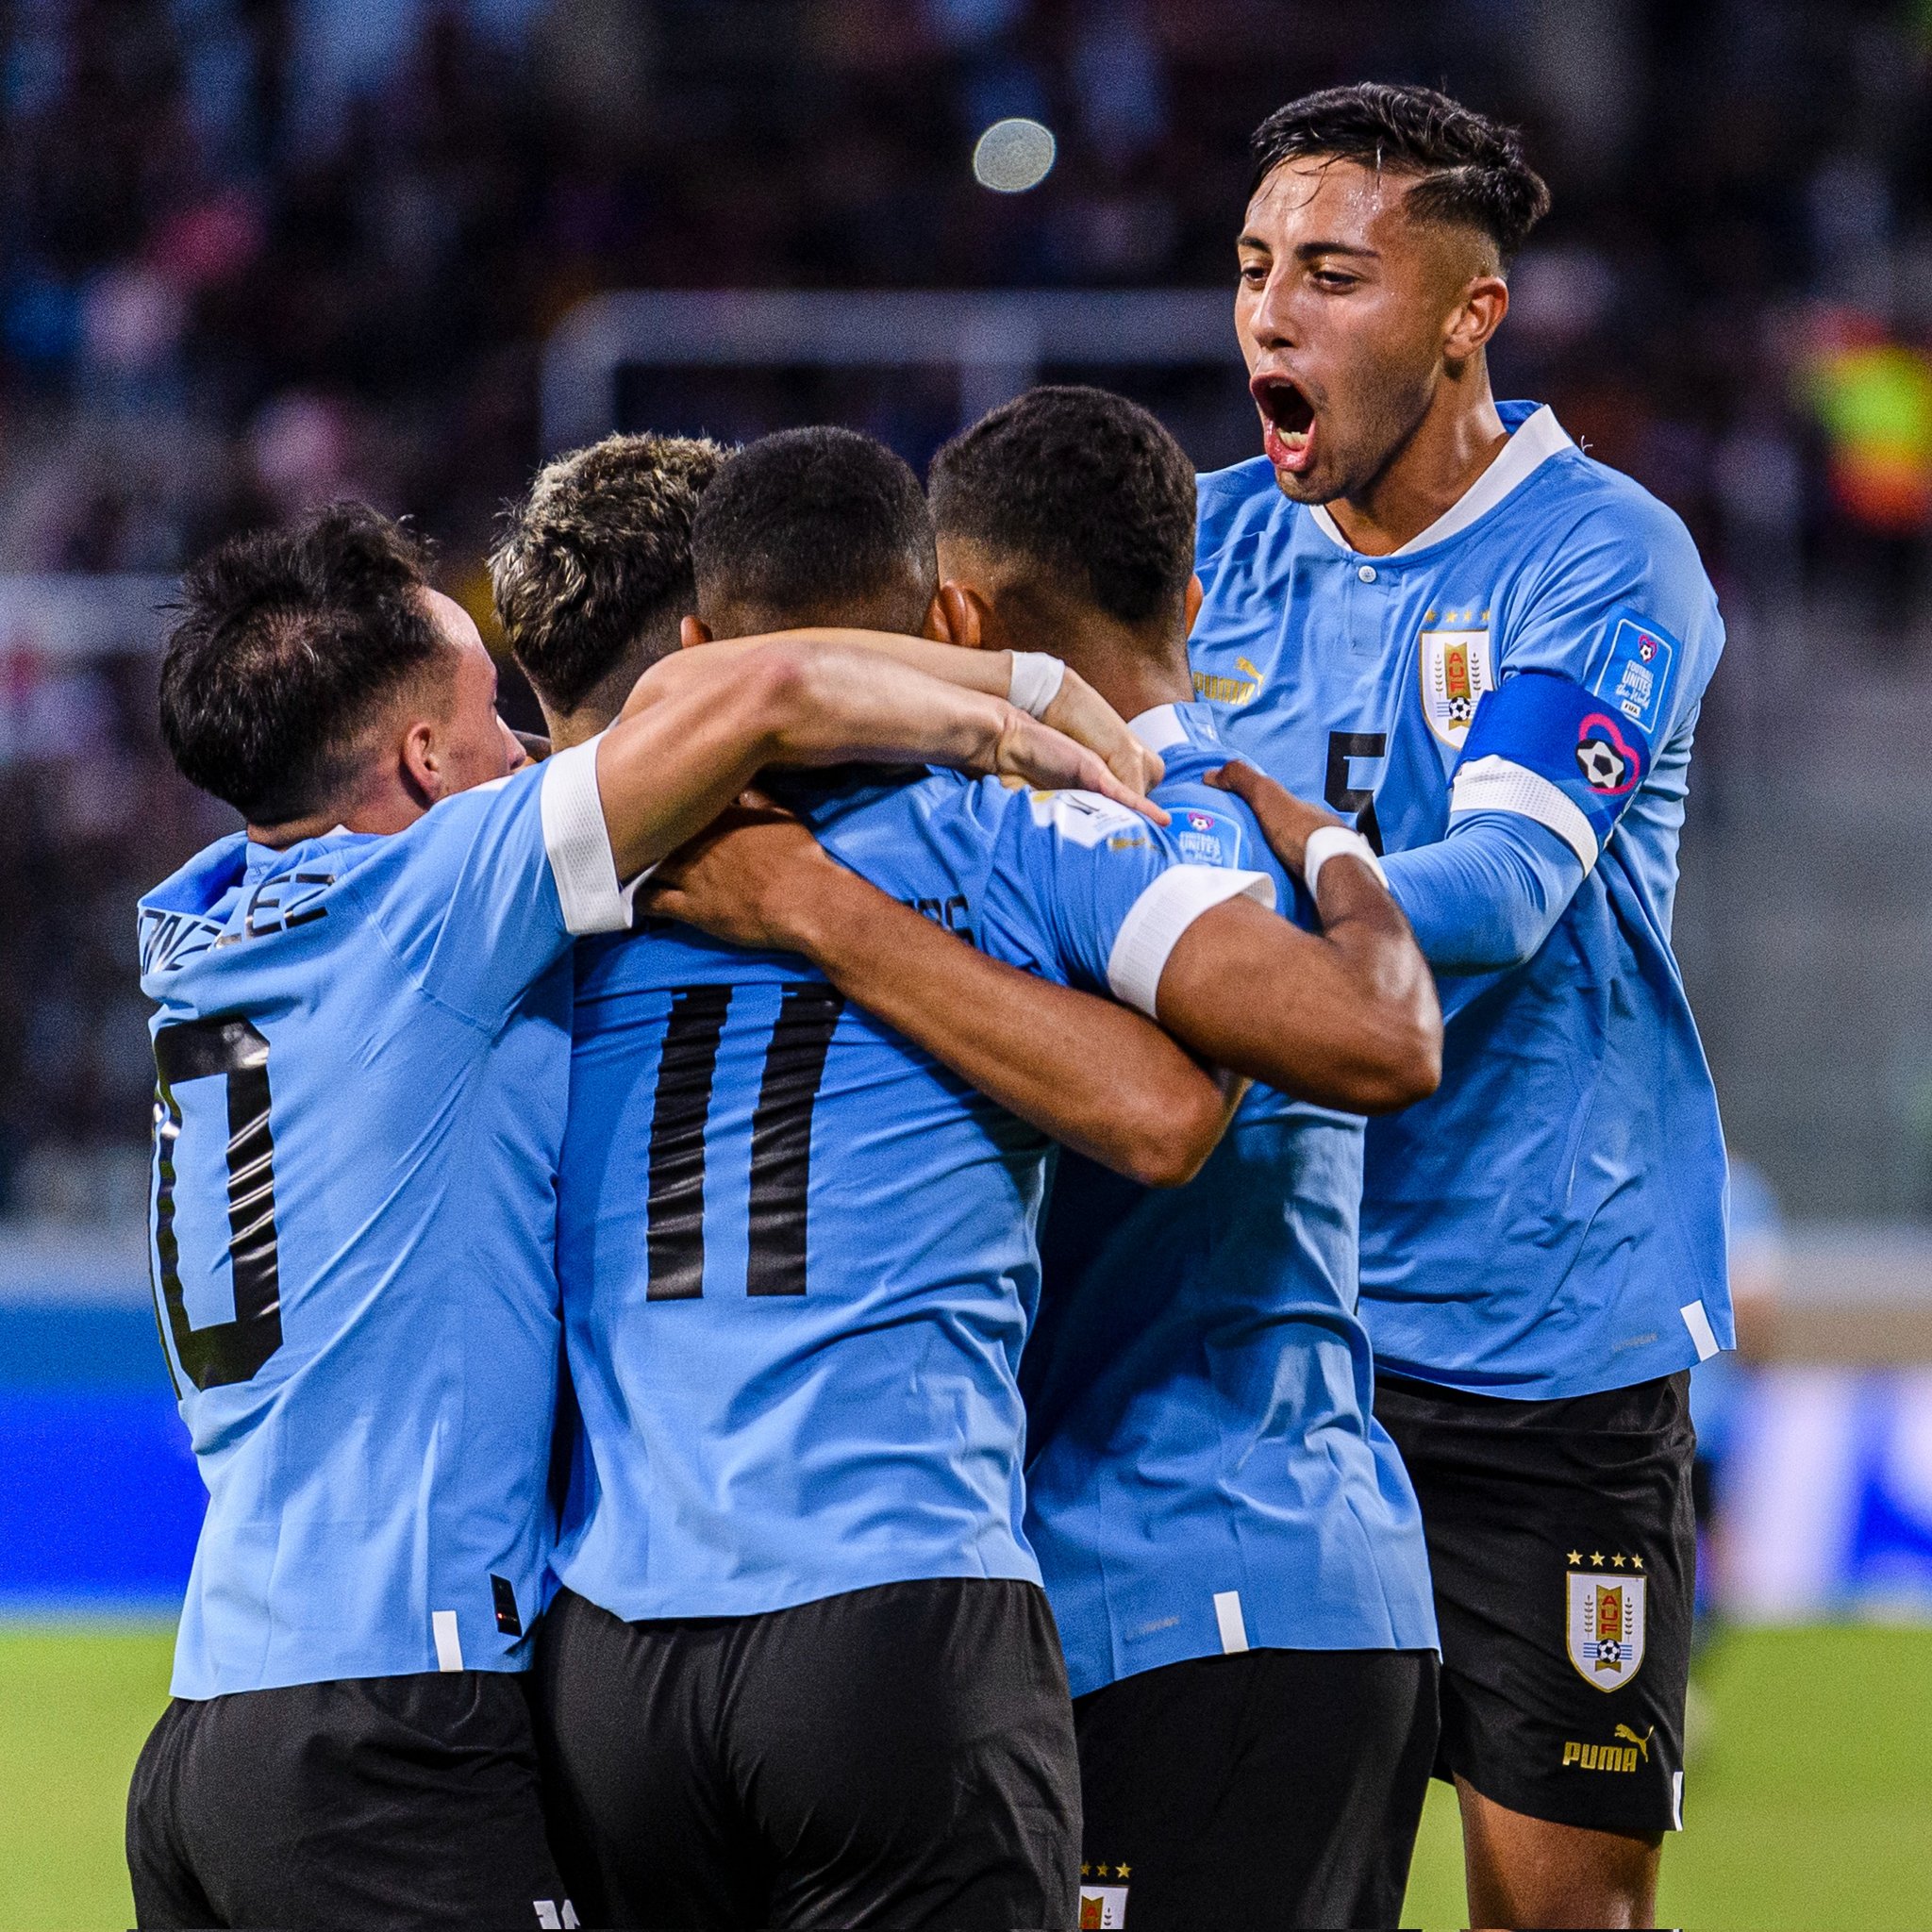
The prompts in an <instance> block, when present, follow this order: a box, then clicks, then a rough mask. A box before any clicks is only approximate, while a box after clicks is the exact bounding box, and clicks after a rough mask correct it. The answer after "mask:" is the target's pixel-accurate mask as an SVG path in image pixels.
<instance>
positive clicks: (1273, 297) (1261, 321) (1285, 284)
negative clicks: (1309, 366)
mask: <svg viewBox="0 0 1932 1932" xmlns="http://www.w3.org/2000/svg"><path fill="white" fill-rule="evenodd" d="M1292 288H1293V276H1292V275H1291V273H1290V272H1289V271H1288V270H1287V269H1286V268H1285V267H1284V266H1283V264H1281V263H1280V262H1276V263H1275V264H1274V267H1273V268H1271V269H1270V270H1269V271H1268V279H1267V280H1266V281H1265V282H1263V283H1262V284H1261V287H1260V289H1259V290H1258V291H1257V293H1256V296H1255V306H1254V308H1252V309H1250V310H1249V312H1248V328H1249V330H1250V332H1251V333H1252V334H1253V336H1254V338H1255V342H1256V345H1257V347H1259V348H1262V349H1289V348H1292V347H1293V346H1294V340H1295V338H1294V323H1293V317H1292V314H1291V301H1290V296H1291V291H1292Z"/></svg>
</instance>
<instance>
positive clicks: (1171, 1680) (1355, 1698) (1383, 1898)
mask: <svg viewBox="0 0 1932 1932" xmlns="http://www.w3.org/2000/svg"><path fill="white" fill-rule="evenodd" d="M1074 1725H1075V1727H1076V1730H1077V1732H1078V1736H1079V1741H1080V1784H1081V1792H1082V1798H1083V1803H1084V1807H1085V1812H1086V1823H1085V1825H1084V1827H1083V1830H1084V1841H1083V1843H1082V1846H1081V1853H1080V1857H1081V1865H1080V1906H1081V1917H1080V1920H1079V1923H1080V1924H1082V1925H1124V1924H1131V1925H1132V1927H1133V1932H1204V1928H1207V1927H1217V1928H1218V1927H1230V1928H1233V1927H1240V1928H1241V1932H1288V1928H1289V1927H1291V1926H1303V1925H1393V1924H1396V1923H1397V1922H1398V1920H1399V1919H1400V1917H1401V1914H1402V1897H1403V1892H1404V1890H1406V1889H1407V1884H1408V1860H1409V1854H1410V1853H1411V1852H1412V1851H1413V1850H1414V1849H1415V1834H1416V1826H1417V1825H1418V1824H1420V1823H1421V1821H1422V1813H1423V1796H1424V1792H1425V1791H1426V1790H1427V1789H1428V1783H1429V1767H1430V1765H1431V1763H1432V1762H1433V1761H1434V1758H1435V1755H1436V1654H1435V1652H1434V1651H1429V1650H1250V1651H1244V1652H1241V1653H1240V1654H1239V1655H1237V1656H1233V1657H1198V1658H1196V1659H1194V1660H1193V1661H1191V1662H1189V1663H1179V1664H1168V1665H1165V1666H1164V1667H1162V1668H1161V1669H1159V1670H1153V1671H1141V1672H1139V1673H1137V1674H1135V1675H1133V1676H1131V1677H1123V1678H1122V1679H1121V1680H1120V1681H1119V1682H1118V1683H1114V1684H1109V1685H1108V1687H1107V1688H1106V1689H1105V1690H1104V1691H1093V1692H1092V1693H1091V1695H1089V1696H1086V1697H1083V1698H1081V1699H1080V1700H1079V1701H1078V1702H1077V1703H1076V1704H1075V1705H1074ZM1129 1903H1131V1905H1132V1907H1133V1917H1132V1919H1131V1920H1129V1919H1128V1917H1127V1907H1128V1905H1129Z"/></svg>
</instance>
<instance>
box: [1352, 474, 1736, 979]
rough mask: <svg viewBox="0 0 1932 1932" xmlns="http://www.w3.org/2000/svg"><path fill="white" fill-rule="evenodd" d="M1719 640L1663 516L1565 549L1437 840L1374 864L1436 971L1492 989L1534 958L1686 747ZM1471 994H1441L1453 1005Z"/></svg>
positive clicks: (1678, 535) (1623, 517)
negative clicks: (1476, 977) (1476, 978)
mask: <svg viewBox="0 0 1932 1932" xmlns="http://www.w3.org/2000/svg"><path fill="white" fill-rule="evenodd" d="M1659 619H1662V620H1666V621H1668V622H1669V623H1671V624H1674V625H1676V626H1677V630H1676V631H1675V632H1673V631H1672V630H1668V629H1666V628H1664V625H1663V623H1661V622H1659V621H1658V620H1659ZM1722 634H1723V627H1722V625H1721V624H1720V623H1719V621H1718V616H1717V608H1716V604H1715V601H1714V599H1713V598H1712V596H1711V592H1710V586H1709V583H1708V581H1707V579H1706V577H1705V575H1704V571H1703V567H1702V565H1701V564H1700V563H1699V561H1698V558H1697V553H1696V550H1695V547H1694V546H1693V545H1692V544H1691V539H1690V536H1689V533H1688V532H1686V531H1685V529H1684V528H1683V526H1682V525H1681V524H1679V523H1677V521H1676V520H1675V519H1674V517H1671V516H1670V515H1669V514H1668V512H1666V511H1664V510H1663V509H1662V508H1660V507H1657V506H1652V507H1651V508H1650V509H1649V510H1647V511H1645V512H1643V513H1642V521H1641V522H1640V523H1638V524H1636V525H1632V524H1631V523H1629V522H1628V521H1627V512H1624V513H1620V514H1611V513H1608V512H1605V511H1597V512H1594V513H1592V514H1591V515H1589V516H1586V517H1585V518H1583V519H1582V520H1581V522H1580V523H1579V524H1578V525H1577V526H1576V527H1575V528H1574V529H1573V530H1571V531H1569V532H1567V533H1566V534H1565V536H1564V539H1563V541H1562V543H1561V546H1560V550H1559V553H1558V561H1557V563H1556V565H1555V566H1554V567H1553V568H1551V569H1550V570H1549V571H1548V572H1547V574H1546V575H1545V577H1544V579H1543V581H1542V582H1541V583H1540V584H1539V585H1538V586H1537V587H1536V588H1535V590H1534V591H1533V592H1532V594H1530V595H1529V596H1528V598H1527V599H1526V600H1525V603H1524V608H1523V609H1522V611H1521V612H1520V613H1519V614H1517V615H1516V616H1514V617H1512V619H1511V621H1510V624H1509V626H1508V636H1507V640H1506V641H1505V643H1504V647H1503V659H1504V676H1503V681H1502V683H1501V684H1500V685H1499V686H1498V687H1497V688H1496V689H1495V690H1494V691H1491V692H1490V693H1489V694H1488V695H1487V696H1485V697H1484V698H1483V700H1482V702H1481V704H1480V705H1479V706H1478V707H1477V708H1476V714H1475V719H1474V724H1473V725H1472V727H1471V729H1470V733H1469V737H1468V740H1467V741H1466V742H1465V743H1464V745H1463V749H1462V756H1461V758H1460V759H1459V760H1458V762H1457V767H1456V771H1455V774H1454V775H1453V777H1452V780H1451V785H1450V796H1449V824H1448V829H1447V832H1446V833H1445V835H1444V837H1443V838H1442V839H1441V841H1439V842H1437V843H1435V844H1433V845H1425V846H1422V847H1419V848H1417V849H1415V850H1412V851H1409V852H1403V853H1395V854H1391V855H1390V856H1389V857H1388V858H1385V859H1384V861H1383V863H1384V867H1385V869H1386V871H1387V874H1388V878H1389V889H1390V891H1391V892H1393V893H1394V895H1395V897H1396V900H1397V902H1398V903H1399V904H1400V905H1401V907H1402V908H1403V910H1404V911H1405V912H1406V913H1407V915H1408V919H1409V923H1410V924H1411V925H1412V926H1413V927H1414V929H1415V934H1416V938H1417V939H1418V941H1420V942H1421V944H1422V948H1423V951H1424V954H1425V955H1426V956H1427V958H1428V959H1429V962H1430V963H1431V964H1432V965H1433V966H1435V967H1437V968H1438V969H1440V970H1441V972H1443V973H1445V974H1487V973H1494V972H1498V971H1506V970H1507V969H1509V968H1512V967H1516V966H1520V965H1523V964H1524V963H1525V962H1526V961H1527V960H1529V959H1531V958H1534V957H1535V956H1536V954H1537V953H1538V951H1539V950H1541V946H1542V944H1543V941H1545V940H1547V939H1548V938H1549V936H1550V933H1551V930H1552V929H1553V928H1554V927H1555V925H1556V924H1557V920H1559V919H1560V918H1561V917H1562V916H1563V912H1564V910H1565V908H1567V907H1568V906H1569V904H1570V902H1571V900H1572V899H1573V898H1574V896H1575V894H1576V891H1577V890H1578V888H1580V887H1581V885H1582V884H1583V881H1584V880H1585V878H1586V877H1588V876H1589V874H1590V873H1591V869H1592V868H1593V867H1594V866H1595V865H1596V864H1597V863H1598V861H1599V859H1600V858H1601V857H1602V854H1603V850H1604V848H1605V846H1606V845H1607V843H1608V841H1609V840H1610V837H1611V835H1612V834H1613V833H1614V831H1615V830H1616V827H1617V824H1618V822H1619V820H1620V819H1621V818H1622V817H1623V814H1624V811H1626V810H1627V809H1628V808H1629V807H1630V805H1631V804H1632V802H1633V801H1634V800H1635V799H1636V797H1637V795H1638V793H1639V791H1641V789H1642V787H1643V786H1644V784H1645V783H1646V781H1648V780H1649V778H1650V776H1651V771H1652V766H1653V762H1654V759H1655V755H1656V753H1657V750H1658V749H1660V748H1662V747H1664V746H1666V745H1668V744H1673V743H1677V742H1679V741H1681V742H1682V743H1686V744H1688V741H1689V735H1690V731H1691V722H1692V720H1693V719H1694V716H1695V712H1696V708H1697V695H1698V692H1699V691H1700V689H1701V677H1702V675H1703V674H1704V671H1705V669H1706V668H1707V663H1706V660H1707V657H1710V656H1714V655H1715V654H1714V652H1711V651H1709V650H1708V648H1707V646H1708V643H1709V641H1711V640H1712V639H1719V640H1721V638H1722ZM1687 644H1695V645H1697V646H1699V648H1698V649H1697V650H1696V651H1695V652H1694V653H1693V652H1691V651H1688V650H1687ZM1470 990H1472V989H1467V988H1456V987H1451V988H1450V989H1449V996H1450V998H1451V1001H1452V1003H1453V1002H1454V1001H1455V1000H1456V998H1457V996H1458V994H1466V992H1467V991H1470Z"/></svg>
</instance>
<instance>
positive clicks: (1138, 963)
mask: <svg viewBox="0 0 1932 1932" xmlns="http://www.w3.org/2000/svg"><path fill="white" fill-rule="evenodd" d="M1237 897H1246V898H1249V899H1253V900H1254V901H1255V902H1256V904H1257V905H1260V906H1266V907H1267V908H1269V909H1270V910H1273V909H1274V880H1273V879H1271V878H1270V877H1269V876H1268V874H1266V873H1260V872H1235V871H1233V870H1232V869H1231V868H1229V867H1227V866H1223V865H1176V866H1172V867H1170V868H1169V869H1168V870H1167V871H1166V872H1164V873H1162V874H1160V876H1159V877H1158V879H1156V880H1155V881H1154V883H1153V884H1152V885H1151V886H1149V887H1148V888H1147V890H1146V891H1143V892H1142V893H1141V896H1140V897H1139V898H1138V899H1136V900H1135V901H1134V903H1133V905H1132V906H1131V907H1130V908H1128V911H1127V916H1126V917H1125V918H1124V920H1122V921H1121V928H1120V931H1119V932H1118V933H1116V934H1115V935H1114V941H1113V951H1112V952H1111V953H1110V954H1108V960H1107V983H1108V986H1109V987H1111V988H1112V989H1113V996H1114V998H1115V999H1117V1000H1119V1001H1121V1002H1122V1003H1123V1004H1124V1005H1126V1006H1129V1007H1138V1008H1140V1009H1141V1011H1142V1012H1143V1013H1145V1014H1146V1015H1147V1016H1148V1017H1149V1018H1150V1019H1151V1018H1153V1017H1154V995H1155V994H1156V992H1158V991H1159V988H1160V975H1161V974H1162V973H1164V972H1165V971H1166V970H1167V957H1168V955H1169V954H1170V953H1172V952H1173V951H1174V942H1175V941H1177V940H1178V939H1179V938H1180V936H1181V935H1182V933H1184V932H1186V931H1187V929H1188V928H1189V926H1191V925H1192V924H1193V923H1194V922H1195V920H1197V919H1199V918H1200V916H1201V915H1202V913H1204V912H1206V911H1208V909H1209V908H1212V907H1215V906H1219V905H1220V904H1221V903H1222V901H1223V900H1224V899H1233V898H1237Z"/></svg>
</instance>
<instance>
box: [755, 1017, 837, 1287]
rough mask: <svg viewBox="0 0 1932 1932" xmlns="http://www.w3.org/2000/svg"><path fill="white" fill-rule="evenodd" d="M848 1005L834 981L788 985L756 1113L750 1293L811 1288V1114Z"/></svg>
mask: <svg viewBox="0 0 1932 1932" xmlns="http://www.w3.org/2000/svg"><path fill="white" fill-rule="evenodd" d="M844 1009H845V1001H844V998H843V996H842V995H841V994H839V993H836V992H834V991H832V989H831V988H830V987H829V986H788V987H787V988H786V989H785V1000H784V1004H783V1006H782V1007H781V1008H779V1012H778V1024H776V1025H775V1026H774V1028H773V1029H772V1043H771V1045H770V1046H769V1047H767V1048H766V1049H765V1077H764V1080H763V1082H762V1083H761V1084H760V1086H759V1089H758V1108H757V1111H756V1112H754V1113H753V1115H752V1117H751V1256H750V1261H749V1265H748V1267H747V1269H746V1272H745V1287H746V1290H747V1291H748V1292H749V1293H752V1294H803V1293H804V1292H805V1208H806V1194H807V1192H808V1190H809V1188H810V1185H811V1116H812V1109H813V1108H816V1107H817V1105H818V1100H819V1082H820V1081H821V1080H823V1079H824V1077H825V1056H826V1054H828V1053H829V1052H830V1051H831V1047H832V1034H833V1032H834V1030H835V1029H836V1028H837V1026H838V1024H839V1015H840V1014H841V1012H843V1011H844Z"/></svg>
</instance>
